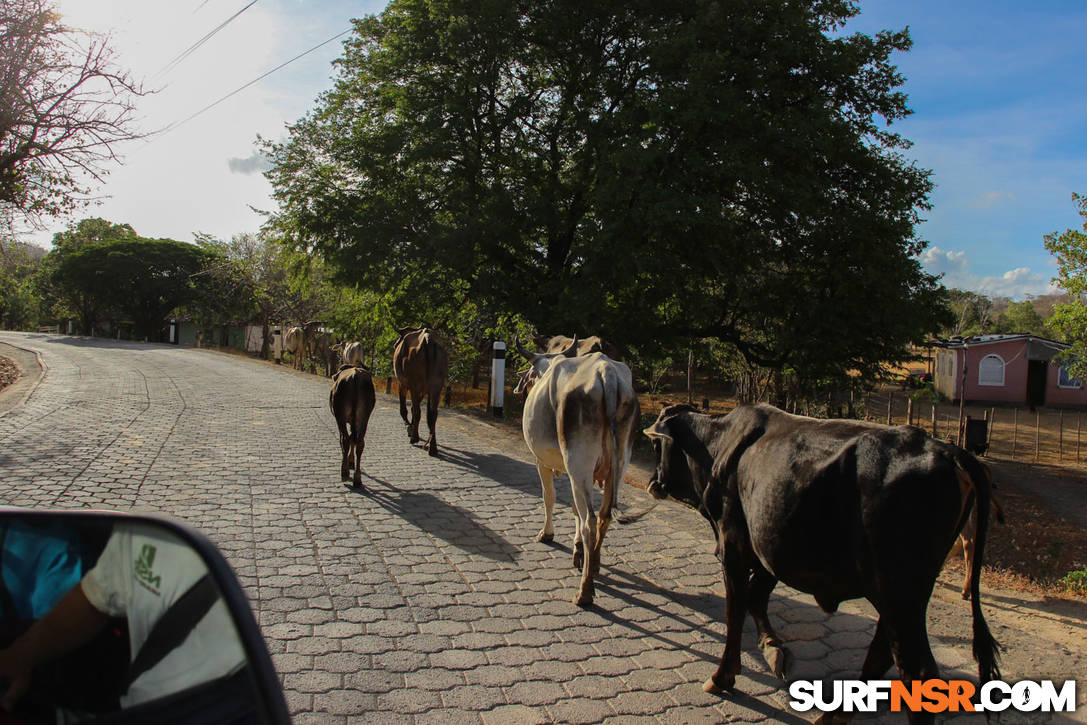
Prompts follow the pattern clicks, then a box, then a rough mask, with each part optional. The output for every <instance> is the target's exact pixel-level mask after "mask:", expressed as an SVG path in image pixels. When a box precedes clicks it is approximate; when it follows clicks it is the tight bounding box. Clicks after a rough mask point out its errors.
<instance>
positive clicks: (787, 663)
mask: <svg viewBox="0 0 1087 725" xmlns="http://www.w3.org/2000/svg"><path fill="white" fill-rule="evenodd" d="M762 657H763V659H765V660H766V664H767V665H769V666H770V671H771V672H773V673H774V674H775V675H777V676H778V677H780V678H781V679H783V680H784V679H785V674H786V673H787V672H788V671H789V670H790V669H791V668H792V666H793V655H792V653H791V652H790V651H789V650H788V649H786V648H785V647H783V646H780V645H766V646H764V647H763V648H762Z"/></svg>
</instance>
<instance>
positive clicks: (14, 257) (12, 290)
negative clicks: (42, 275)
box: [0, 240, 45, 330]
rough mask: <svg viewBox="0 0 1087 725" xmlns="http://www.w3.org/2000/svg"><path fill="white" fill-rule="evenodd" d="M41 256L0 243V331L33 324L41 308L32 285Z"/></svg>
mask: <svg viewBox="0 0 1087 725" xmlns="http://www.w3.org/2000/svg"><path fill="white" fill-rule="evenodd" d="M44 256H45V250H44V249H42V248H41V247H37V246H34V245H32V244H24V243H22V242H18V241H12V240H8V241H3V240H0V328H4V329H12V330H20V329H29V328H31V327H33V326H34V325H36V324H37V322H38V318H39V316H40V314H41V306H40V304H39V301H38V297H37V295H36V294H35V292H34V286H33V282H34V275H35V274H36V273H37V271H38V268H39V267H40V266H41V262H42V258H43V257H44Z"/></svg>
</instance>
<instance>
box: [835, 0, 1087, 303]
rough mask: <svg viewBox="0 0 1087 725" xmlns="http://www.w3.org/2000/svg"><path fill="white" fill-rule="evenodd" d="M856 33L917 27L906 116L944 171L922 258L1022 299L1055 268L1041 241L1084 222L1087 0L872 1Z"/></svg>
mask: <svg viewBox="0 0 1087 725" xmlns="http://www.w3.org/2000/svg"><path fill="white" fill-rule="evenodd" d="M861 11H862V12H861V15H860V16H859V17H858V18H856V19H855V20H854V21H853V22H852V23H850V25H849V27H848V28H847V31H848V30H858V31H861V32H866V33H873V32H876V31H878V30H879V29H880V28H895V29H898V28H902V27H907V26H908V27H909V29H910V34H911V36H912V38H913V42H914V47H913V49H912V50H911V51H910V52H908V53H904V54H899V55H898V56H897V65H898V67H899V69H900V71H901V72H902V74H903V75H904V76H905V78H906V83H905V85H904V90H905V91H906V93H907V94H908V95H909V97H910V107H911V108H912V109H913V111H914V114H913V115H912V116H910V117H909V118H907V119H906V120H904V121H902V122H900V123H898V124H896V126H895V127H896V128H897V129H898V131H899V132H900V133H902V134H903V135H904V136H905V137H906V138H909V139H910V140H912V141H913V142H914V146H913V148H912V149H910V151H909V155H910V156H911V157H912V158H914V159H915V160H916V161H917V163H918V165H920V166H921V167H923V168H927V169H931V170H932V172H933V181H934V182H935V184H936V188H935V191H934V192H933V194H932V196H931V203H932V210H931V211H930V212H928V213H927V215H926V217H927V221H926V222H925V223H924V224H923V225H922V226H921V227H920V229H919V234H920V236H921V237H922V238H923V239H926V240H927V241H928V242H929V244H930V247H929V249H928V250H927V252H926V253H925V255H924V256H923V257H922V260H923V261H924V262H925V265H926V268H927V269H929V271H932V272H937V273H943V274H945V275H946V276H945V283H946V284H948V285H949V286H959V287H965V288H968V289H975V290H981V291H984V292H987V293H989V294H1000V295H1007V296H1014V297H1017V298H1022V296H1023V295H1025V294H1034V295H1037V294H1044V293H1045V292H1046V291H1047V289H1046V288H1047V286H1048V283H1049V280H1050V278H1051V277H1052V276H1053V274H1054V273H1055V268H1054V265H1053V260H1052V257H1050V255H1049V254H1048V253H1047V252H1046V251H1045V247H1044V246H1043V241H1042V237H1043V235H1045V234H1048V233H1050V232H1054V231H1063V230H1065V229H1068V228H1072V227H1074V228H1077V229H1078V228H1081V227H1082V223H1083V222H1082V219H1081V218H1080V217H1079V215H1078V214H1077V213H1076V211H1075V209H1074V207H1073V205H1072V200H1071V197H1072V192H1079V193H1081V194H1083V193H1087V76H1085V75H1084V69H1085V68H1087V40H1085V39H1087V3H1083V2H1080V1H1077V2H1071V1H1068V2H1056V1H1052V0H1041V1H1040V2H1032V3H1025V2H1007V1H1004V0H997V1H994V0H989V1H987V2H976V1H974V0H969V1H962V0H960V1H958V2H939V1H935V0H910V1H909V2H903V1H901V0H897V1H896V0H867V1H865V2H862V3H861Z"/></svg>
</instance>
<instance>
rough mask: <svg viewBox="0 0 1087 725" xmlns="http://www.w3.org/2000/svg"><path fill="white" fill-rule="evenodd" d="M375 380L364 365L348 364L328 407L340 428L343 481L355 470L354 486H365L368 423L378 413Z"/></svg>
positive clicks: (338, 376)
mask: <svg viewBox="0 0 1087 725" xmlns="http://www.w3.org/2000/svg"><path fill="white" fill-rule="evenodd" d="M374 399H375V395H374V380H373V378H372V377H371V375H370V371H369V370H367V369H366V368H364V367H361V366H355V365H344V366H342V367H341V368H340V369H339V370H338V371H337V372H336V375H335V376H333V378H332V390H331V391H329V394H328V407H329V408H330V409H331V410H332V415H333V416H334V417H335V418H336V427H337V428H339V430H340V449H341V450H342V451H343V460H342V461H341V463H340V480H342V481H346V480H348V479H349V478H351V476H350V472H351V469H352V468H354V469H355V477H354V480H353V483H354V485H356V486H361V485H362V451H363V449H364V448H365V447H366V425H367V424H368V423H369V421H370V414H371V413H373V412H374Z"/></svg>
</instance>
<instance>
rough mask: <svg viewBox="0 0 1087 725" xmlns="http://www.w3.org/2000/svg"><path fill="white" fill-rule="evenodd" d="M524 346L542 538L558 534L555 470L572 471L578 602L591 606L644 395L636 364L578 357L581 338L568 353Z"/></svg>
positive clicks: (527, 430) (525, 420) (528, 437)
mask: <svg viewBox="0 0 1087 725" xmlns="http://www.w3.org/2000/svg"><path fill="white" fill-rule="evenodd" d="M518 348H520V346H519V345H518ZM520 349H521V354H522V355H524V356H525V358H526V359H528V360H529V361H530V368H529V369H528V370H526V371H525V372H524V373H522V375H521V381H520V383H518V385H517V389H516V390H515V391H514V392H515V393H519V392H521V391H522V390H523V389H525V388H527V387H528V386H532V389H531V391H530V392H529V394H528V398H527V400H526V401H525V410H524V415H523V417H522V423H521V427H522V430H523V431H524V434H525V442H526V443H527V444H528V448H529V450H530V451H532V455H534V456H535V457H536V470H537V471H539V474H540V484H541V485H542V486H543V500H544V526H543V529H542V530H541V531H540V534H539V536H538V537H537V541H544V542H546V541H551V540H552V539H553V538H554V528H553V525H552V512H553V510H554V507H555V485H554V474H555V473H567V474H569V476H570V488H571V489H572V491H573V496H574V517H575V521H576V528H575V531H574V567H575V568H577V569H580V570H581V588H580V590H579V592H578V595H577V597H576V598H575V599H574V603H575V604H577V605H578V606H582V607H586V606H588V605H590V604H592V601H593V594H594V588H593V576H594V575H595V574H596V573H597V572H598V571H599V570H600V547H601V546H602V545H603V543H604V534H605V533H606V532H607V530H608V526H609V525H610V524H611V520H612V510H613V509H614V508H615V506H616V505H617V504H618V500H619V485H620V484H621V483H622V482H623V476H624V474H625V473H626V469H627V466H628V465H629V463H630V453H631V446H632V445H633V442H634V436H635V435H636V434H637V431H638V429H639V420H640V417H641V411H640V409H639V407H638V397H637V396H636V395H635V394H634V386H633V384H632V382H631V375H630V368H628V367H627V366H626V365H624V364H623V363H621V362H616V361H614V360H612V359H611V358H609V357H608V356H606V355H604V354H603V353H599V352H596V353H592V354H590V355H586V356H583V357H575V356H576V355H577V338H576V337H575V338H574V339H573V341H572V342H571V344H570V345H569V347H567V349H566V350H564V351H563V352H558V353H543V354H533V353H530V352H527V351H525V350H524V349H523V348H520ZM594 481H595V482H598V483H599V484H600V485H601V486H602V487H603V499H602V501H601V505H600V516H599V522H597V521H596V520H595V519H596V515H595V513H594V511H593V503H592V488H593V482H594Z"/></svg>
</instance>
